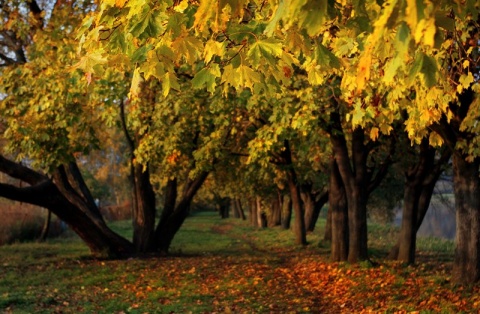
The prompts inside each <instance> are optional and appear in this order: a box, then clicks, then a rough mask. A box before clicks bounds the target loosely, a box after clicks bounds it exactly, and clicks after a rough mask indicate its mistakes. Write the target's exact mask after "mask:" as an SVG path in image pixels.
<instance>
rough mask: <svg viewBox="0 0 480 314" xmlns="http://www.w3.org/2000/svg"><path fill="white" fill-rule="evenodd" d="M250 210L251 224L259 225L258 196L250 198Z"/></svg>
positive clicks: (253, 225)
mask: <svg viewBox="0 0 480 314" xmlns="http://www.w3.org/2000/svg"><path fill="white" fill-rule="evenodd" d="M248 211H249V221H250V225H251V226H252V227H258V220H257V201H256V198H251V199H250V206H249V207H248Z"/></svg>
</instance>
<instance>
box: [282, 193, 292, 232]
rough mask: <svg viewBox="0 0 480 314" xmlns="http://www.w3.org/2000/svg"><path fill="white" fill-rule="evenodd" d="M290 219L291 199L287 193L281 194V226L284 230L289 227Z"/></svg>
mask: <svg viewBox="0 0 480 314" xmlns="http://www.w3.org/2000/svg"><path fill="white" fill-rule="evenodd" d="M291 221H292V199H291V197H290V196H289V195H284V196H283V202H282V228H283V229H284V230H288V229H290V224H291Z"/></svg>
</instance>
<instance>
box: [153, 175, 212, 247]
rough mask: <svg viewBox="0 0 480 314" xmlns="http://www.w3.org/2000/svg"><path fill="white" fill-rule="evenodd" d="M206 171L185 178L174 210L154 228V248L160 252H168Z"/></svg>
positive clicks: (205, 176)
mask: <svg viewBox="0 0 480 314" xmlns="http://www.w3.org/2000/svg"><path fill="white" fill-rule="evenodd" d="M207 176H208V172H206V171H204V172H202V173H200V174H199V175H198V177H196V178H195V179H187V183H186V184H185V188H184V191H183V193H182V196H181V199H180V201H179V202H178V204H177V205H176V206H175V209H174V211H173V212H172V213H171V214H170V215H169V216H168V217H164V219H163V221H162V220H160V221H159V223H158V225H157V229H156V230H155V235H156V236H157V237H156V238H155V249H156V250H159V251H160V252H162V253H168V250H169V248H170V244H171V243H172V240H173V238H174V237H175V234H176V233H177V232H178V230H179V229H180V227H181V226H182V224H183V222H184V221H185V219H186V218H187V217H188V213H189V210H190V204H191V203H192V200H193V197H194V196H195V195H196V193H197V192H198V190H199V189H200V187H201V186H202V184H203V182H205V180H206V179H207Z"/></svg>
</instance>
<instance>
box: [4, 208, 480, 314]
mask: <svg viewBox="0 0 480 314" xmlns="http://www.w3.org/2000/svg"><path fill="white" fill-rule="evenodd" d="M115 228H116V229H117V230H119V231H120V232H122V233H124V234H128V233H129V232H130V228H129V224H128V223H127V222H120V223H117V224H116V225H115ZM371 229H372V231H373V232H376V234H375V235H374V236H373V239H374V240H375V241H374V242H372V243H371V246H372V253H373V254H374V255H376V254H377V255H381V254H382V250H383V251H384V250H385V248H386V246H387V244H386V243H385V242H388V240H387V239H388V237H389V233H388V230H384V229H382V228H377V229H378V230H376V229H375V227H373V228H371ZM319 234H321V231H318V232H316V233H315V234H313V235H310V236H309V240H310V241H311V243H312V244H311V245H309V246H307V247H305V248H297V247H296V246H295V245H294V244H293V235H292V234H291V231H283V230H280V229H277V228H272V229H265V230H254V229H252V228H250V227H249V226H248V225H247V224H246V223H245V222H242V221H239V220H233V219H228V220H220V219H219V218H218V217H217V216H216V215H212V214H202V215H197V216H194V217H191V218H189V219H188V220H187V222H186V224H185V226H184V227H182V230H181V232H180V233H179V235H178V236H177V237H176V239H175V240H174V243H173V244H172V255H171V256H169V257H165V258H156V257H155V258H154V257H152V258H135V259H129V260H121V261H105V260H95V259H91V258H89V257H88V251H87V250H86V248H85V246H84V245H83V244H81V243H80V242H79V241H78V240H76V239H67V240H61V241H53V242H49V243H45V244H16V245H11V246H5V247H0V312H6V313H369V312H372V311H373V312H381V313H383V312H388V313H395V312H397V313H408V312H412V311H422V312H424V313H438V312H444V313H461V312H464V313H472V312H477V311H479V310H480V289H479V287H472V288H460V287H454V286H453V285H452V284H451V283H450V282H449V278H448V272H449V267H450V263H451V262H450V261H449V260H448V259H447V260H446V261H443V260H442V261H438V260H437V259H436V258H435V257H436V256H437V254H438V256H443V257H442V258H443V259H444V255H445V252H439V251H436V250H435V249H436V248H434V247H433V246H432V247H433V248H432V250H430V251H425V252H423V253H422V262H421V263H419V265H417V266H414V267H405V266H403V265H400V264H398V263H391V262H385V261H383V260H381V259H377V260H378V261H379V262H380V265H379V266H378V267H374V268H372V267H370V265H369V264H367V263H365V264H360V265H355V266H352V265H348V264H344V263H340V264H339V263H330V262H329V261H328V249H326V248H322V247H319V246H318V245H317V243H319V241H320V236H319ZM424 246H425V245H424Z"/></svg>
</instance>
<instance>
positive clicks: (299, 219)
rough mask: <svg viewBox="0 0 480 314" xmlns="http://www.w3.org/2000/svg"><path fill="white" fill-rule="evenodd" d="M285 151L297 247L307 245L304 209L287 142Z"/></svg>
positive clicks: (286, 142)
mask: <svg viewBox="0 0 480 314" xmlns="http://www.w3.org/2000/svg"><path fill="white" fill-rule="evenodd" d="M284 147H285V149H284V150H283V152H282V153H283V156H284V159H285V164H286V166H287V167H288V169H287V181H288V189H289V191H290V197H291V200H292V207H293V211H294V213H295V220H294V233H295V243H296V244H299V245H306V244H307V230H306V228H305V220H304V216H305V213H304V209H303V204H302V199H301V196H300V186H299V183H298V180H297V174H296V172H295V169H294V168H293V163H292V152H291V150H290V144H289V142H288V141H285V143H284Z"/></svg>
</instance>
